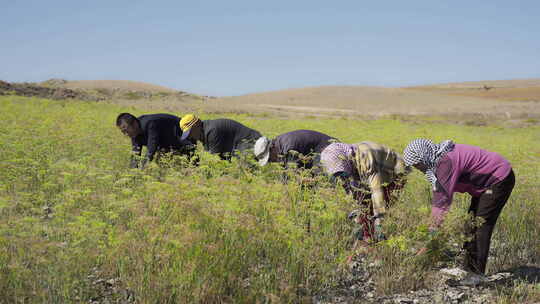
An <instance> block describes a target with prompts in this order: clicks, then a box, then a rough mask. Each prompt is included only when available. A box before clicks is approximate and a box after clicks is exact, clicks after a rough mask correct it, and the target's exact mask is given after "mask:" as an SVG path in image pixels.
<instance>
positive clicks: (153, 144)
mask: <svg viewBox="0 0 540 304" xmlns="http://www.w3.org/2000/svg"><path fill="white" fill-rule="evenodd" d="M147 134H148V144H147V146H146V148H147V152H146V159H145V160H144V162H146V161H152V159H154V154H155V153H156V151H157V148H158V142H159V130H158V128H157V125H156V124H155V123H152V122H151V123H149V124H148V131H147Z"/></svg>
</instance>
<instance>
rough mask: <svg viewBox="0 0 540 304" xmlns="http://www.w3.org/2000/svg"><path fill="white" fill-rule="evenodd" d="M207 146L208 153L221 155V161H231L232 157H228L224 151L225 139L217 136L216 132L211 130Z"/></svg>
mask: <svg viewBox="0 0 540 304" xmlns="http://www.w3.org/2000/svg"><path fill="white" fill-rule="evenodd" d="M206 146H207V148H208V152H210V153H212V154H215V153H219V157H220V158H221V159H229V158H230V155H226V153H224V152H226V151H223V138H221V136H219V135H218V134H217V132H216V131H215V130H211V131H210V132H209V134H208V138H207V143H206Z"/></svg>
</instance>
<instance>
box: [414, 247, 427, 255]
mask: <svg viewBox="0 0 540 304" xmlns="http://www.w3.org/2000/svg"><path fill="white" fill-rule="evenodd" d="M427 251H428V249H427V247H422V248H420V250H418V252H416V255H417V256H419V255H423V254H425V253H426V252H427Z"/></svg>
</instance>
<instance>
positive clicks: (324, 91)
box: [215, 86, 540, 118]
mask: <svg viewBox="0 0 540 304" xmlns="http://www.w3.org/2000/svg"><path fill="white" fill-rule="evenodd" d="M481 97H483V96H474V95H471V96H465V95H460V94H448V93H447V91H446V90H443V89H431V88H430V89H426V88H423V87H422V88H383V87H360V86H326V87H313V88H302V89H289V90H282V91H274V92H265V93H258V94H249V95H243V96H236V97H225V98H220V99H218V100H217V101H215V102H216V103H219V104H220V105H221V106H223V107H232V108H243V109H246V110H247V109H250V110H261V109H266V110H267V111H270V112H281V113H288V114H290V113H311V114H312V115H336V114H337V115H368V116H387V115H432V116H441V115H442V116H446V115H451V116H456V115H479V116H488V115H489V116H492V115H495V116H501V117H506V118H517V117H529V116H534V117H537V116H540V104H539V103H537V102H534V101H530V100H526V99H521V101H513V102H509V101H503V100H498V99H494V98H481Z"/></svg>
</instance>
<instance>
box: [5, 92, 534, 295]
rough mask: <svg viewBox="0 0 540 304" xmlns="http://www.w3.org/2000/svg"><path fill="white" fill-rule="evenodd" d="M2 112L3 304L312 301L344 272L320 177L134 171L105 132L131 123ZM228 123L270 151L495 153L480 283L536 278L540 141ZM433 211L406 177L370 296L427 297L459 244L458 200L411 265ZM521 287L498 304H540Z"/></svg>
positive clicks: (53, 106)
mask: <svg viewBox="0 0 540 304" xmlns="http://www.w3.org/2000/svg"><path fill="white" fill-rule="evenodd" d="M0 108H1V109H2V113H3V115H2V116H3V120H2V123H1V124H0V134H1V136H0V276H1V278H0V295H1V296H0V302H4V303H78V302H86V303H88V302H89V301H91V300H92V299H96V298H98V297H100V296H103V295H102V293H103V289H102V288H101V287H100V286H102V285H103V284H101V283H96V281H97V280H99V279H102V280H105V281H107V280H110V279H115V281H114V282H113V283H111V284H110V285H113V287H114V288H115V290H116V291H117V292H113V293H112V294H110V295H108V296H109V297H110V298H111V299H117V298H120V297H125V298H126V297H127V298H130V299H134V300H135V301H136V302H140V303H185V302H203V303H212V302H215V303H219V302H229V303H255V302H257V301H259V302H260V303H270V302H271V303H283V302H285V303H287V302H293V303H297V302H303V301H307V302H309V299H310V297H311V296H312V295H315V294H317V293H319V292H321V290H326V289H328V288H332V286H335V285H337V284H338V283H339V281H340V278H341V276H342V275H343V272H344V271H346V270H345V269H346V268H345V267H344V266H343V265H344V261H345V259H346V257H347V255H349V254H350V252H349V250H348V249H349V248H350V241H351V238H350V234H351V230H352V227H351V223H349V222H348V221H347V220H346V214H347V212H348V211H349V210H351V209H352V201H351V200H350V199H349V198H348V197H347V196H346V195H345V193H343V190H341V188H337V189H334V188H333V187H331V186H330V185H329V184H328V183H327V182H325V180H324V179H323V178H321V180H320V183H319V185H318V186H317V187H308V186H305V185H303V179H302V176H300V175H298V174H296V173H294V172H288V173H289V174H290V175H291V181H290V182H289V183H287V184H283V183H281V182H280V181H279V176H280V174H281V172H280V170H281V169H280V168H279V167H278V166H277V165H272V166H268V167H265V168H263V169H259V168H251V167H250V166H246V165H245V164H243V163H241V162H239V161H237V160H234V161H233V162H232V163H228V162H224V161H220V160H219V159H218V157H217V156H213V155H209V154H207V153H204V152H201V156H202V157H201V164H200V166H199V167H190V166H183V164H185V162H184V160H182V159H169V160H164V161H163V164H162V165H161V166H158V165H155V164H154V165H151V166H149V167H148V168H147V169H145V170H137V169H133V170H132V169H128V168H127V167H128V163H129V157H130V154H129V153H130V141H129V139H128V138H127V137H125V136H123V135H122V134H121V133H120V132H119V131H118V130H117V128H116V126H115V118H116V116H117V114H118V113H120V112H125V111H129V112H132V113H133V114H135V115H140V114H145V113H144V112H142V111H141V110H138V109H134V108H125V107H119V106H117V105H112V104H106V103H95V102H76V101H50V100H41V99H32V98H23V97H15V96H5V97H0ZM164 112H166V111H164ZM173 114H177V115H179V116H182V115H183V114H185V113H173ZM200 116H201V117H202V118H203V119H208V118H216V117H217V116H216V115H215V114H212V115H205V114H204V113H200ZM228 118H232V119H236V120H238V121H240V122H242V123H244V124H246V125H248V126H250V127H252V128H255V129H257V130H259V131H260V132H261V133H263V134H264V135H266V136H275V135H278V134H280V133H283V132H286V131H291V130H295V129H313V130H318V131H321V132H324V133H327V134H329V135H332V136H335V137H337V138H339V139H340V140H342V141H344V142H348V143H353V142H359V141H363V140H371V141H375V142H378V143H382V144H386V145H388V146H390V147H392V148H394V149H396V150H397V151H399V152H402V151H403V148H404V147H405V146H406V144H407V143H408V142H409V141H410V140H412V139H414V138H417V137H427V138H431V139H433V140H434V141H441V140H444V139H452V140H454V141H455V142H457V143H466V144H472V145H478V146H480V147H483V148H485V149H487V150H491V151H496V152H499V153H500V154H502V155H503V156H504V157H505V158H507V159H508V160H510V162H511V163H512V165H513V168H514V171H515V173H516V177H517V179H516V187H515V189H514V192H513V194H512V196H511V197H510V200H509V202H508V204H507V206H506V207H505V209H504V210H503V213H502V216H501V218H500V219H499V223H498V225H497V228H496V230H495V233H494V237H493V247H494V248H496V251H497V254H496V255H494V257H493V259H490V262H489V265H488V272H497V271H502V270H506V269H511V268H513V267H517V266H522V265H531V264H535V265H538V264H540V238H539V235H540V225H539V223H540V127H539V126H534V127H527V128H508V127H505V124H504V122H501V123H500V124H498V123H496V122H495V123H494V124H493V125H492V126H486V127H473V126H458V125H446V124H437V123H433V124H430V123H427V122H422V123H412V122H407V123H405V122H400V121H398V120H370V121H361V120H356V119H351V118H343V119H317V118H312V119H310V118H305V119H302V120H294V119H279V118H278V117H272V116H267V115H258V116H257V117H253V116H248V115H228ZM429 196H430V193H429V185H428V184H427V182H426V181H425V180H424V177H423V176H422V175H420V174H419V173H418V172H414V173H413V174H412V175H411V176H410V179H409V183H408V185H407V187H406V189H405V191H404V193H403V195H402V196H401V198H400V201H399V202H398V204H396V206H394V208H392V209H391V212H390V213H389V216H388V219H387V220H386V225H385V229H386V231H385V232H386V234H387V236H389V240H388V241H386V242H383V243H382V244H380V245H379V247H380V252H381V253H380V254H381V255H382V259H383V261H384V263H383V266H382V267H381V268H380V269H379V270H378V273H377V274H376V275H375V283H376V285H377V290H378V292H380V293H391V292H398V291H402V289H407V288H421V287H426V286H428V287H429V283H428V282H427V281H429V280H426V278H428V277H429V275H430V273H431V272H432V266H433V265H436V264H437V263H438V262H440V261H442V260H443V258H442V257H441V255H440V252H442V250H444V249H447V248H450V247H452V244H453V243H456V242H460V241H461V236H460V234H459V233H457V232H458V231H459V227H461V224H462V223H463V218H464V216H465V210H466V208H467V207H468V202H469V198H468V196H466V195H457V196H456V197H455V202H454V205H453V208H452V212H451V215H450V217H449V220H448V222H447V224H446V228H445V229H444V230H445V231H444V233H441V235H440V236H439V239H437V240H432V241H431V243H430V244H431V245H432V246H433V247H432V249H433V250H432V253H431V254H429V255H427V256H424V257H414V253H413V252H414V248H417V246H418V245H419V244H422V243H423V242H424V241H426V237H427V236H426V233H425V231H426V226H427V225H428V223H429V214H430V208H429ZM403 278H410V279H409V280H407V283H403V282H402V279H403ZM516 284H521V283H519V282H516ZM519 286H521V287H520V288H521V289H513V286H510V287H509V288H501V289H500V290H496V291H495V293H496V296H497V299H498V300H499V301H502V302H504V301H513V300H519V301H521V300H531V301H540V288H539V287H538V286H536V287H535V286H529V285H519ZM512 290H513V291H512ZM515 290H518V291H517V292H516V291H515ZM126 293H127V294H128V295H126ZM111 301H112V300H111Z"/></svg>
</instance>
